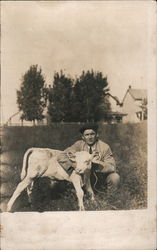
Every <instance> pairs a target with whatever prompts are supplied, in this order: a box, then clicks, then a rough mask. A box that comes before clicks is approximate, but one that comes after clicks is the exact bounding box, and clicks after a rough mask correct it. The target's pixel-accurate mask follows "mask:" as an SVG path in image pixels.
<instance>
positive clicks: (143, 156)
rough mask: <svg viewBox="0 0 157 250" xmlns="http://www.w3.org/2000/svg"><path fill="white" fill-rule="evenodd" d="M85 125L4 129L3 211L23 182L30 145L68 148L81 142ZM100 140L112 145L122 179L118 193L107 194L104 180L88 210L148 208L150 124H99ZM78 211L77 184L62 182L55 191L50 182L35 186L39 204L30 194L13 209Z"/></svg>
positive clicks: (39, 182) (89, 203)
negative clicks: (23, 169)
mask: <svg viewBox="0 0 157 250" xmlns="http://www.w3.org/2000/svg"><path fill="white" fill-rule="evenodd" d="M79 127H80V124H70V123H69V124H52V125H51V126H36V127H4V128H1V134H2V135H1V137H2V145H1V211H2V212H3V211H6V204H7V202H8V200H9V198H10V196H11V195H12V193H13V191H14V190H15V188H16V186H17V184H18V182H19V181H20V172H21V168H22V159H23V155H24V153H25V151H26V150H27V149H28V148H30V147H43V148H45V147H48V148H53V149H59V150H64V149H65V148H66V147H68V146H70V145H71V144H72V143H74V142H75V141H76V140H78V139H80V134H79V132H78V130H79ZM99 138H100V139H101V140H103V141H104V142H106V143H108V144H109V145H110V147H111V149H112V152H113V155H114V158H115V160H116V165H117V169H118V171H119V174H120V177H121V183H120V187H119V189H118V191H117V192H116V193H114V194H110V195H109V194H107V193H106V190H105V188H104V186H103V185H102V183H101V182H100V183H99V181H98V183H97V184H96V187H97V191H96V190H95V197H96V202H95V203H92V202H91V201H90V200H89V197H88V195H87V194H86V195H85V198H84V203H85V209H86V210H88V211H92V210H98V211H100V210H113V209H114V210H129V209H144V208H146V207H147V123H146V122H143V123H138V124H111V125H107V124H102V123H100V124H99ZM75 210H78V207H77V200H76V194H75V191H74V188H73V186H72V184H70V183H67V182H65V181H61V182H59V183H58V184H57V185H56V187H54V188H51V187H50V182H49V180H48V179H46V178H45V179H44V178H43V179H40V180H37V181H36V182H35V186H34V190H33V205H32V207H30V205H29V204H28V199H27V195H26V192H23V193H22V194H21V195H20V197H19V198H18V199H17V201H16V202H15V204H14V206H13V212H14V211H39V212H43V211H75Z"/></svg>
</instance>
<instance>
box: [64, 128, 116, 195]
mask: <svg viewBox="0 0 157 250" xmlns="http://www.w3.org/2000/svg"><path fill="white" fill-rule="evenodd" d="M80 133H81V137H82V140H79V141H77V142H75V143H74V144H73V145H72V146H70V147H69V148H67V149H66V150H65V151H66V152H68V151H72V152H76V151H87V152H89V153H90V154H92V153H93V152H94V153H95V158H94V161H93V166H92V169H93V171H95V172H96V175H97V177H98V178H100V179H102V180H103V184H104V185H105V184H106V185H107V190H108V191H109V192H110V191H113V190H116V189H117V187H118V185H119V182H120V176H119V175H118V173H117V172H116V165H115V160H114V158H113V156H112V152H111V149H110V147H109V145H108V144H106V143H104V142H103V141H101V140H100V139H99V138H98V126H97V125H95V124H86V125H84V126H83V127H81V128H80ZM93 171H92V172H93ZM92 179H93V178H91V181H92ZM92 182H93V181H92Z"/></svg>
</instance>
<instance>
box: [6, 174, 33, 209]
mask: <svg viewBox="0 0 157 250" xmlns="http://www.w3.org/2000/svg"><path fill="white" fill-rule="evenodd" d="M31 182H32V179H31V178H29V177H26V178H25V179H24V180H23V181H21V182H20V183H19V184H18V186H17V188H16V189H15V191H14V193H13V195H12V197H11V199H10V200H9V202H8V204H7V212H9V211H10V210H11V208H12V206H13V203H14V202H15V200H16V199H17V198H18V196H19V195H20V194H21V192H22V191H23V190H24V189H25V188H27V187H28V186H29V185H30V184H31Z"/></svg>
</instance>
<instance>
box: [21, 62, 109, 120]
mask: <svg viewBox="0 0 157 250" xmlns="http://www.w3.org/2000/svg"><path fill="white" fill-rule="evenodd" d="M108 91H109V88H108V81H107V77H104V76H103V74H102V72H99V71H97V72H95V71H94V70H88V71H86V72H85V71H82V73H81V75H80V76H77V77H75V79H73V78H72V77H71V76H66V75H65V74H64V73H63V71H62V70H61V71H60V72H55V73H54V77H53V79H52V85H49V86H48V87H47V85H46V84H45V78H44V76H43V74H42V69H41V68H39V67H38V65H31V66H30V68H29V69H28V71H26V73H25V74H24V75H23V76H22V80H21V86H20V89H19V90H17V104H18V108H19V111H22V112H21V113H22V115H21V120H27V121H35V120H42V119H43V118H44V114H43V113H44V110H45V108H47V113H48V115H49V117H50V120H51V122H87V121H88V122H95V121H100V120H102V119H104V116H105V114H106V112H108V111H110V110H111V105H110V103H109V100H108V95H107V93H108Z"/></svg>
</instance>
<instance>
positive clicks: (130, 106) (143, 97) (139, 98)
mask: <svg viewBox="0 0 157 250" xmlns="http://www.w3.org/2000/svg"><path fill="white" fill-rule="evenodd" d="M119 108H120V110H121V112H124V113H127V116H125V117H124V119H123V122H133V123H137V122H140V121H143V120H145V119H147V117H146V109H147V90H146V89H134V88H132V87H131V86H129V88H128V89H127V91H126V94H125V95H124V98H123V101H122V103H121V106H120V107H119Z"/></svg>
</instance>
